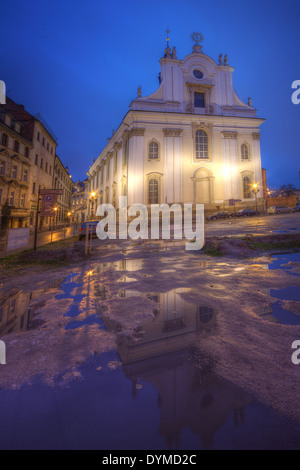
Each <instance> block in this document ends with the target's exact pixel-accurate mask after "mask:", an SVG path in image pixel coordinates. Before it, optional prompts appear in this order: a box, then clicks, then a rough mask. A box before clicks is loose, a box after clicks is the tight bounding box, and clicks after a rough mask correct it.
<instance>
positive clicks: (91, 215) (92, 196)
mask: <svg viewBox="0 0 300 470" xmlns="http://www.w3.org/2000/svg"><path fill="white" fill-rule="evenodd" d="M96 200H97V196H96V193H95V192H94V191H93V192H92V193H91V198H90V203H91V212H90V217H91V219H92V218H93V216H94V201H95V202H96Z"/></svg>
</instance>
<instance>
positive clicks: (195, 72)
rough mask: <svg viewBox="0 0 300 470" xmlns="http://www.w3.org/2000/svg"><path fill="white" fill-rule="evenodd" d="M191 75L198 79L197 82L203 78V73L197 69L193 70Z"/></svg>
mask: <svg viewBox="0 0 300 470" xmlns="http://www.w3.org/2000/svg"><path fill="white" fill-rule="evenodd" d="M193 75H194V77H195V78H198V80H199V79H200V78H203V73H202V72H201V70H197V69H196V70H193Z"/></svg>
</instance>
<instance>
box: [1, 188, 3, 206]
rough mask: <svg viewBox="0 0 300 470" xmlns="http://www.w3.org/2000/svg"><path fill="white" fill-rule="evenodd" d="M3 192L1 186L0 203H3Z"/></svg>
mask: <svg viewBox="0 0 300 470" xmlns="http://www.w3.org/2000/svg"><path fill="white" fill-rule="evenodd" d="M2 193H3V189H2V188H0V204H1V203H2Z"/></svg>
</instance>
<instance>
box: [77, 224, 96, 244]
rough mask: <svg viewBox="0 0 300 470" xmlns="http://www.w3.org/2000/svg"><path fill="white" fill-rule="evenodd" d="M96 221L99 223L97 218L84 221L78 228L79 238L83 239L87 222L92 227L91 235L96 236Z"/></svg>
mask: <svg viewBox="0 0 300 470" xmlns="http://www.w3.org/2000/svg"><path fill="white" fill-rule="evenodd" d="M98 223H99V220H89V221H87V222H84V223H83V224H82V225H81V227H80V229H79V240H84V239H85V236H86V225H87V224H90V229H91V228H92V236H93V237H96V236H97V233H96V228H97V225H98ZM91 226H92V227H91Z"/></svg>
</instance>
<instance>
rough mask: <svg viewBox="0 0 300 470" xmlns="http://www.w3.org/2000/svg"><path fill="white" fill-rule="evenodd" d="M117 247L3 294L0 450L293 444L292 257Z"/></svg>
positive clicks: (298, 426)
mask: <svg viewBox="0 0 300 470" xmlns="http://www.w3.org/2000/svg"><path fill="white" fill-rule="evenodd" d="M121 248H122V249H121V250H120V247H119V248H118V249H116V247H115V246H112V247H111V249H110V247H109V246H106V247H105V249H100V248H99V249H98V254H99V262H91V263H89V264H88V265H86V266H84V267H81V268H78V269H76V270H74V272H72V273H67V274H66V276H64V277H63V279H60V280H59V281H57V282H56V283H54V284H53V283H52V284H50V285H47V282H46V281H45V280H44V281H42V280H41V285H40V286H37V288H36V289H34V290H30V289H29V290H20V291H16V292H12V293H10V294H9V295H7V296H6V297H4V298H3V299H2V301H1V305H0V315H1V316H0V319H1V321H0V328H1V330H0V331H1V335H0V337H1V339H3V340H4V341H5V343H6V345H7V365H6V366H1V369H0V373H1V375H0V386H1V390H0V413H1V419H2V426H1V430H0V448H1V449H19V448H24V449H106V450H107V449H108V450H109V449H132V450H135V449H144V450H148V449H185V450H188V449H194V450H197V449H299V448H300V407H299V405H298V403H297V396H298V390H299V386H300V382H299V377H298V376H299V372H298V369H297V366H295V365H293V364H292V362H291V360H290V358H291V343H292V341H293V340H295V339H300V326H299V323H300V322H299V321H298V319H299V318H300V308H299V305H300V298H299V292H300V289H299V286H300V276H299V274H300V253H280V254H274V255H272V256H261V257H259V258H257V259H246V260H240V261H236V260H232V259H230V258H225V257H224V258H218V259H213V258H210V257H208V256H205V255H200V254H199V253H187V252H185V251H184V249H183V247H182V246H181V245H180V244H176V243H174V244H168V245H165V244H163V243H157V244H154V245H153V246H150V245H147V246H145V245H143V244H138V243H124V244H123V245H122V247H121ZM299 367H300V366H299Z"/></svg>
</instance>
